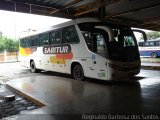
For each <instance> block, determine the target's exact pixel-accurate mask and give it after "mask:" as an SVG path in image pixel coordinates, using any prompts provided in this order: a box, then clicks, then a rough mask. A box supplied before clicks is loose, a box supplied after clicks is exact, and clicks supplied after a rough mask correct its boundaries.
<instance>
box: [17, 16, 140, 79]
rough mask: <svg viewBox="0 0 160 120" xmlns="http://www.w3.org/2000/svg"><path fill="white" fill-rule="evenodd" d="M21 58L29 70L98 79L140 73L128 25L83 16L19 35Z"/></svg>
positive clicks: (77, 77)
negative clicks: (108, 22) (29, 33)
mask: <svg viewBox="0 0 160 120" xmlns="http://www.w3.org/2000/svg"><path fill="white" fill-rule="evenodd" d="M20 61H21V64H22V65H23V66H26V67H29V68H30V69H31V72H37V71H38V70H47V71H55V72H61V73H67V74H71V75H73V77H74V79H78V80H83V79H84V77H90V78H96V79H101V80H117V79H120V78H126V77H132V76H134V75H137V74H138V73H139V72H140V64H141V62H140V57H139V51H138V45H137V41H136V38H135V36H134V34H133V31H132V30H131V28H130V27H127V26H121V25H117V24H115V25H114V24H107V23H104V22H102V21H100V20H98V19H92V18H90V19H89V18H86V19H85V18H83V19H76V20H72V21H69V22H66V23H63V24H59V25H56V26H53V27H51V28H49V29H47V30H44V31H40V32H35V33H34V34H32V35H29V36H26V37H22V38H20Z"/></svg>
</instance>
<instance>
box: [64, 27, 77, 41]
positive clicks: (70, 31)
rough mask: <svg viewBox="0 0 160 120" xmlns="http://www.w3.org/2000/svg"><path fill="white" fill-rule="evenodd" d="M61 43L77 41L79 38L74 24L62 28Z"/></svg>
mask: <svg viewBox="0 0 160 120" xmlns="http://www.w3.org/2000/svg"><path fill="white" fill-rule="evenodd" d="M62 39H63V43H78V42H79V38H78V34H77V31H76V28H75V26H69V27H66V28H63V30H62Z"/></svg>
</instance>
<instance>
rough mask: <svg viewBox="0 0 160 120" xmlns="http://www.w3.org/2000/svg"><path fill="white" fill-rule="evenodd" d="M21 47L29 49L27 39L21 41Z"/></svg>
mask: <svg viewBox="0 0 160 120" xmlns="http://www.w3.org/2000/svg"><path fill="white" fill-rule="evenodd" d="M20 46H21V47H23V48H25V47H27V40H26V39H25V38H23V39H20Z"/></svg>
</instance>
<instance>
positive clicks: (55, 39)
mask: <svg viewBox="0 0 160 120" xmlns="http://www.w3.org/2000/svg"><path fill="white" fill-rule="evenodd" d="M60 43H61V32H60V31H52V32H50V33H49V44H50V45H54V44H60Z"/></svg>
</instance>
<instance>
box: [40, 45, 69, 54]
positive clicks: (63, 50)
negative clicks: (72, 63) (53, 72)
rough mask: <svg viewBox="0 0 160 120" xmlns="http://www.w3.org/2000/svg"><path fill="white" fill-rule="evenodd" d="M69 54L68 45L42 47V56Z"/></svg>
mask: <svg viewBox="0 0 160 120" xmlns="http://www.w3.org/2000/svg"><path fill="white" fill-rule="evenodd" d="M70 52H71V47H70V45H58V46H44V47H43V53H44V54H68V53H70Z"/></svg>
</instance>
